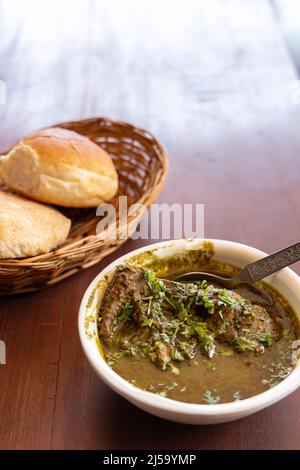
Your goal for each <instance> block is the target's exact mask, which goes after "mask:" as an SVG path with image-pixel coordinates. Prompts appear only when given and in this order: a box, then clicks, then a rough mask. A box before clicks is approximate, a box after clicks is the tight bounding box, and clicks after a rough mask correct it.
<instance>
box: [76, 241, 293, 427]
mask: <svg viewBox="0 0 300 470" xmlns="http://www.w3.org/2000/svg"><path fill="white" fill-rule="evenodd" d="M265 255H266V254H265V253H263V252H261V251H259V250H257V249H255V248H252V247H249V246H246V245H242V244H240V243H236V242H231V241H225V240H205V239H191V240H189V239H184V240H173V241H167V242H161V243H157V244H153V245H150V246H146V247H143V248H140V249H138V250H135V251H132V252H130V253H128V254H126V255H125V256H122V257H121V258H119V259H117V260H116V261H114V262H113V263H111V264H110V265H109V266H107V267H106V268H105V269H104V270H103V271H101V272H100V273H99V274H98V275H97V276H96V278H95V279H94V280H93V281H92V282H91V284H90V286H89V287H88V289H87V290H86V292H85V294H84V296H83V299H82V302H81V306H80V311H79V334H80V339H81V343H82V347H83V350H84V352H85V354H86V357H87V359H88V361H89V363H90V364H91V366H92V367H93V369H94V370H95V371H96V373H97V374H98V375H99V376H100V377H101V379H102V380H103V381H104V382H105V383H106V384H107V385H108V386H109V387H111V388H112V389H113V390H114V391H115V392H117V393H118V394H120V395H121V396H123V397H124V398H125V399H127V400H128V401H130V402H131V403H133V404H134V405H136V406H137V407H139V408H141V409H142V410H144V411H147V412H149V413H151V414H153V415H156V416H159V417H161V418H165V419H168V420H171V421H175V422H181V423H187V424H213V423H222V422H227V421H232V420H235V419H239V418H242V417H245V416H248V415H250V414H253V413H255V412H257V411H259V410H261V409H263V408H265V407H267V406H270V405H272V404H274V403H276V402H277V401H279V400H281V399H283V398H284V397H286V396H287V395H289V394H290V393H292V392H293V391H295V390H296V389H297V388H298V387H299V385H300V363H299V351H300V341H299V338H300V294H299V293H300V278H299V277H298V276H297V275H296V274H295V273H294V272H293V271H292V270H291V269H290V268H285V269H283V270H281V271H280V272H278V273H276V274H273V275H272V276H269V277H268V278H266V279H265V280H264V281H263V282H259V283H256V287H255V289H253V288H251V287H247V286H241V287H239V288H236V289H234V290H227V289H224V288H222V287H221V286H218V285H213V284H211V283H209V282H207V281H205V280H204V281H200V282H192V283H191V282H188V283H186V282H185V283H182V282H177V281H175V280H174V279H175V278H176V276H177V275H178V274H181V273H184V272H187V271H197V270H201V271H204V272H212V273H216V274H220V275H223V276H228V277H229V276H233V275H235V274H237V273H238V272H239V270H240V269H242V268H243V267H244V266H245V265H246V264H248V263H250V262H253V261H255V260H257V259H260V258H261V257H263V256H265Z"/></svg>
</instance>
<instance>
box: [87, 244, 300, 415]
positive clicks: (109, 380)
mask: <svg viewBox="0 0 300 470" xmlns="http://www.w3.org/2000/svg"><path fill="white" fill-rule="evenodd" d="M189 241H193V242H195V243H202V242H212V243H213V244H214V245H215V246H216V247H217V248H229V249H230V250H232V249H234V250H237V252H238V251H239V250H240V251H245V250H247V251H248V253H249V252H250V253H251V254H252V255H253V257H254V256H256V257H257V258H259V257H262V256H266V255H267V254H266V253H265V252H263V251H261V250H258V249H257V248H253V247H251V246H248V245H245V244H242V243H239V242H234V241H229V240H222V239H213V238H209V239H208V238H195V239H179V240H166V241H162V242H158V243H153V244H151V245H146V246H143V247H140V248H137V249H136V250H132V251H130V252H128V253H126V254H125V255H123V256H121V257H120V258H117V259H116V260H114V261H113V262H112V263H110V264H109V265H107V266H106V267H105V268H104V269H103V270H101V271H100V272H99V273H98V274H97V276H96V277H95V278H94V279H93V280H92V281H91V283H90V284H89V286H88V288H87V289H86V291H85V293H84V295H83V298H82V301H81V304H80V308H79V317H78V328H79V337H80V341H81V345H82V348H83V350H84V353H85V355H86V357H87V359H88V361H89V363H90V364H91V366H92V367H93V369H94V370H95V371H96V373H97V374H98V375H99V376H100V377H101V379H102V380H103V381H104V382H105V383H106V384H107V385H108V386H109V387H111V388H112V389H113V390H114V391H116V392H117V393H118V394H119V395H121V396H123V397H125V398H127V399H128V400H129V401H131V402H133V403H135V404H136V403H138V404H139V405H141V407H145V408H150V409H157V410H160V411H162V412H163V411H164V412H166V413H171V414H177V415H183V416H184V415H185V416H207V417H209V416H210V417H211V416H218V417H226V416H229V415H230V416H231V417H232V419H234V417H235V416H237V417H238V416H239V415H241V416H243V415H246V414H251V413H254V412H256V411H259V410H260V409H262V408H264V407H266V406H270V405H272V404H274V403H276V402H277V401H279V400H281V399H282V398H285V397H286V396H288V395H289V394H291V393H292V392H294V391H295V390H296V389H297V388H298V387H299V386H300V361H298V363H297V366H296V367H295V368H294V370H293V371H292V372H291V374H290V375H289V376H288V377H287V378H285V379H284V380H282V381H281V382H280V383H279V384H277V385H275V386H274V387H272V388H270V389H269V390H266V391H265V392H262V393H259V394H258V395H254V396H252V397H250V398H245V399H243V400H239V401H234V402H229V403H219V404H212V405H209V404H201V403H200V404H198V403H186V402H181V401H177V400H173V399H171V398H168V397H162V396H160V395H157V394H155V393H152V392H148V391H144V390H142V389H139V388H137V387H135V386H134V385H132V384H131V383H129V382H127V380H125V379H123V378H122V377H121V376H120V375H118V374H117V373H116V372H114V370H113V369H112V368H111V367H110V366H109V365H108V364H107V363H106V361H105V360H104V358H103V357H102V356H101V354H100V352H99V349H98V347H97V352H98V354H95V338H93V340H94V341H93V340H91V338H89V337H87V335H86V332H85V314H86V307H87V303H88V300H89V298H90V296H91V294H92V292H93V290H94V288H95V287H96V285H97V284H98V283H99V281H100V280H101V279H102V278H103V277H104V276H105V275H107V274H108V273H109V272H110V271H111V270H112V269H114V268H115V267H116V266H117V265H119V264H121V263H122V262H123V261H125V260H126V259H128V258H131V257H132V256H135V255H138V254H140V253H143V252H145V251H149V250H156V249H157V248H164V247H168V246H171V245H175V246H176V245H180V244H183V243H186V242H189ZM276 275H277V276H279V275H280V276H284V277H285V278H286V280H288V281H289V283H290V284H291V286H292V287H291V289H290V290H293V291H296V290H297V289H298V290H300V277H299V276H298V275H297V274H296V273H295V272H294V271H292V269H290V268H284V269H282V270H281V271H280V273H277V274H276ZM296 313H297V314H298V315H299V317H300V311H299V312H296ZM92 342H93V346H92Z"/></svg>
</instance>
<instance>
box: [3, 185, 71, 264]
mask: <svg viewBox="0 0 300 470" xmlns="http://www.w3.org/2000/svg"><path fill="white" fill-rule="evenodd" d="M70 227H71V221H70V220H69V219H67V217H65V216H64V215H63V214H61V213H60V212H59V211H58V210H56V209H54V208H52V207H49V206H45V205H44V204H39V203H38V202H34V201H29V200H28V199H25V198H23V197H21V196H16V195H14V194H8V193H6V192H4V191H0V258H25V257H29V256H36V255H40V254H42V253H47V252H48V251H49V250H51V249H52V248H55V247H56V246H57V245H59V244H60V243H62V242H63V241H64V240H65V239H66V238H67V236H68V233H69V230H70Z"/></svg>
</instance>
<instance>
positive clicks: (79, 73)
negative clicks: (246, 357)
mask: <svg viewBox="0 0 300 470" xmlns="http://www.w3.org/2000/svg"><path fill="white" fill-rule="evenodd" d="M280 3H281V4H282V3H284V2H280ZM0 80H3V81H5V83H6V87H7V100H6V104H5V105H0V145H1V147H2V148H5V147H6V146H8V145H10V144H12V143H14V142H15V141H16V140H17V139H18V138H20V137H22V136H24V135H26V134H27V133H28V132H30V131H33V130H35V129H36V128H39V127H42V126H46V125H48V124H53V123H55V122H61V121H64V120H71V119H81V118H85V117H90V116H98V115H104V116H110V117H112V118H118V119H123V120H127V121H130V122H133V123H134V124H135V125H138V126H141V127H145V128H147V129H149V130H150V131H152V132H153V133H155V135H156V136H157V137H158V138H159V139H160V140H161V142H162V143H163V144H164V146H165V147H166V149H167V152H168V154H169V158H170V171H169V176H168V179H167V183H166V186H165V189H164V191H163V193H162V194H161V196H160V199H159V200H160V201H161V202H169V203H171V202H180V203H196V202H199V203H204V204H205V235H206V237H214V238H224V239H229V240H235V241H240V242H243V243H247V244H249V245H252V246H255V247H258V248H260V249H262V250H265V251H267V252H272V251H274V250H276V249H280V248H282V247H283V246H285V245H288V244H292V243H294V242H296V241H297V240H298V239H299V231H300V222H299V221H300V198H299V187H300V132H299V118H300V99H299V100H298V99H297V94H296V97H295V90H297V84H298V82H297V74H296V68H295V66H294V63H293V62H292V59H291V56H290V54H289V51H288V48H287V47H286V44H285V40H284V36H283V33H282V28H281V27H280V26H279V23H278V18H277V17H276V15H275V14H274V8H273V5H271V3H270V2H268V1H267V0H252V1H251V2H250V1H247V0H228V1H225V0H224V1H222V0H210V1H203V2H200V1H192V0H189V1H188V2H187V1H183V0H182V1H180V0H178V1H174V0H172V1H169V0H168V1H167V0H164V1H163V2H159V1H153V0H152V1H148V0H145V1H143V2H140V1H138V0H136V1H130V0H126V1H121V0H119V1H116V0H112V1H111V2H104V1H99V2H96V1H93V0H85V1H81V2H74V1H66V0H64V1H56V0H54V1H53V0H52V1H51V2H50V1H44V2H39V1H38V0H29V1H27V2H20V1H17V0H9V1H6V0H0ZM140 244H141V242H138V241H129V242H128V243H126V244H125V245H124V246H123V247H122V249H121V250H119V251H118V252H117V253H115V254H113V255H111V256H110V257H109V258H107V259H106V260H105V261H103V262H102V263H101V264H99V265H97V266H95V267H93V268H91V269H89V270H87V271H85V272H82V273H80V274H78V275H76V276H74V277H72V278H69V279H67V280H66V281H64V282H62V283H60V284H58V285H56V286H53V287H51V288H49V289H47V290H45V291H42V292H38V293H34V294H30V295H26V296H20V297H15V298H10V299H5V300H1V301H0V339H1V340H3V341H5V342H6V346H7V364H6V365H1V366H0V378H1V385H0V417H1V419H0V447H1V448H2V449H28V448H30V449H42V448H52V449H105V448H107V449H118V448H119V449H141V448H144V449H155V448H158V449H189V448H192V449H276V448H278V449H289V448H292V449H300V393H299V392H295V393H293V394H292V395H291V396H290V397H288V398H286V399H285V400H283V401H282V402H280V403H278V404H276V405H274V406H272V407H270V408H268V409H266V410H264V411H262V412H260V413H258V414H256V415H254V416H251V417H249V418H247V419H243V420H240V421H236V422H233V423H229V424H225V425H217V426H210V427H208V426H205V427H192V426H185V425H179V424H172V423H169V422H166V421H163V420H160V419H158V418H155V417H152V416H150V415H148V414H146V413H144V412H142V411H140V410H138V409H136V408H135V407H134V406H133V405H131V404H129V403H127V402H126V401H125V400H124V399H122V398H120V397H119V396H117V395H116V394H115V393H114V392H112V391H111V390H110V389H109V388H107V387H106V385H104V384H103V383H102V382H101V381H100V380H99V379H98V378H97V376H96V375H95V373H94V372H93V371H92V370H91V368H90V367H89V365H88V363H87V361H86V359H85V357H84V355H83V352H82V350H81V346H80V344H79V338H78V332H77V314H78V307H79V303H80V300H81V297H82V295H83V293H84V291H85V289H86V288H87V286H88V284H89V283H90V281H91V280H92V279H93V277H94V276H95V275H96V274H97V273H98V272H99V271H100V270H101V269H102V268H103V267H104V266H105V265H107V263H109V262H111V261H112V260H113V259H115V258H116V257H119V256H120V255H122V254H123V253H126V252H128V251H129V250H132V249H134V248H137V247H138V246H139V245H140ZM294 269H295V271H296V272H297V273H298V274H300V268H299V264H298V265H295V267H294Z"/></svg>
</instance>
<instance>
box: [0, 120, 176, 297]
mask: <svg viewBox="0 0 300 470" xmlns="http://www.w3.org/2000/svg"><path fill="white" fill-rule="evenodd" d="M56 126H59V127H64V128H66V129H70V130H73V131H76V132H79V133H80V134H82V135H85V136H87V137H89V138H90V139H91V140H93V141H94V142H95V143H96V144H98V145H100V146H101V148H103V149H104V150H106V151H107V152H108V153H109V154H110V156H111V158H112V159H113V162H114V164H115V167H116V170H117V172H118V175H119V192H118V195H117V196H116V197H115V198H114V199H113V201H111V202H112V203H113V204H114V205H115V208H116V213H117V218H118V196H120V195H126V196H127V197H128V206H130V205H132V204H133V203H141V204H143V205H144V206H146V207H147V208H148V207H149V206H150V205H151V204H152V202H153V201H154V200H155V199H156V197H157V196H158V194H159V193H160V191H161V189H162V187H163V184H164V180H165V176H166V173H167V167H168V164H167V157H166V154H165V151H164V149H163V148H162V146H161V145H160V143H159V142H158V141H157V140H156V139H155V138H154V137H153V136H152V135H151V134H149V133H148V132H147V131H145V130H143V129H138V128H136V127H134V126H132V125H130V124H127V123H125V122H119V121H113V120H111V119H107V118H93V119H87V120H84V121H73V122H68V123H63V124H57V125H56ZM58 209H59V210H61V211H62V212H64V214H65V215H66V216H68V217H70V218H71V219H72V227H71V231H70V234H69V237H68V239H67V240H66V241H65V242H64V244H63V245H61V246H59V247H58V248H56V249H55V250H52V251H51V252H49V253H46V254H43V255H39V256H35V257H32V258H24V259H5V260H0V295H8V294H17V293H22V292H30V291H33V290H38V289H42V288H44V287H46V286H47V285H51V284H55V283H56V282H59V281H61V280H62V279H64V278H66V277H68V276H71V275H72V274H75V273H76V272H78V271H79V270H81V269H85V268H88V267H89V266H92V265H94V264H96V263H98V262H99V261H101V260H102V259H103V258H104V257H105V256H107V255H108V254H110V253H112V252H113V251H115V250H116V249H117V248H118V247H119V246H120V245H121V244H122V243H124V242H125V241H126V238H120V237H119V236H118V234H119V232H122V233H123V232H124V226H122V225H124V222H125V221H123V222H121V223H120V224H119V225H117V228H116V230H114V231H113V232H110V233H105V232H104V233H98V234H97V235H96V225H97V223H98V222H99V220H100V218H99V217H97V216H96V208H93V209H66V208H58ZM142 215H143V212H141V210H136V211H135V212H134V213H133V214H131V215H129V216H128V217H127V224H128V226H129V227H131V230H132V229H133V228H134V227H135V226H136V225H137V224H138V222H139V221H140V219H141V217H142ZM129 235H130V230H128V234H127V238H128V236H129Z"/></svg>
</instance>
